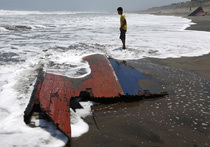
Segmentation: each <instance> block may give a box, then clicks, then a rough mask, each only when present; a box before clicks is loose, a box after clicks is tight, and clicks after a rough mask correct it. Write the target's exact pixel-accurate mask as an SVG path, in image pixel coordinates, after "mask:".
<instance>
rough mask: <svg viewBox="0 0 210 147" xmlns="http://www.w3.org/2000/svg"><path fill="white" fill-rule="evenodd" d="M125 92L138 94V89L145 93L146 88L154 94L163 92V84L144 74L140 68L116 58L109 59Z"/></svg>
mask: <svg viewBox="0 0 210 147" xmlns="http://www.w3.org/2000/svg"><path fill="white" fill-rule="evenodd" d="M109 61H110V63H111V65H112V67H113V69H114V71H115V73H116V75H117V78H118V80H119V82H120V85H121V87H122V89H123V92H124V94H125V95H126V94H128V95H138V91H141V92H142V93H144V90H148V91H149V92H150V93H152V94H155V93H156V94H157V93H159V92H161V91H162V90H163V89H162V86H160V85H159V84H158V83H157V82H156V81H154V80H152V79H151V78H150V77H147V76H144V75H143V74H142V73H140V72H139V71H138V70H136V69H134V68H131V67H129V66H127V65H124V64H123V63H119V62H118V61H116V60H114V59H109Z"/></svg>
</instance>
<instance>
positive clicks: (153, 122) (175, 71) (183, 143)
mask: <svg viewBox="0 0 210 147" xmlns="http://www.w3.org/2000/svg"><path fill="white" fill-rule="evenodd" d="M192 19H193V21H194V22H196V23H197V25H194V26H192V27H190V28H188V29H195V30H205V31H209V30H210V28H209V25H208V24H210V23H209V17H194V18H192ZM204 26H205V27H204ZM209 50H210V47H209ZM127 64H128V65H131V66H133V67H135V68H136V69H138V70H139V71H141V72H143V73H146V74H149V75H150V76H151V77H152V78H153V79H154V80H156V81H158V82H159V83H160V84H162V86H163V87H165V91H167V92H168V93H169V96H168V97H165V98H161V99H155V100H152V101H140V102H135V103H119V104H113V105H99V106H93V107H92V109H93V110H94V118H95V120H96V122H97V126H96V125H95V123H94V119H93V117H87V118H86V119H85V121H86V122H88V124H89V126H90V130H89V132H88V133H86V134H84V135H83V136H81V137H79V138H74V139H72V147H83V146H84V147H86V146H94V147H95V146H99V147H115V146H120V147H128V146H129V147H139V146H143V147H154V146H156V147H158V146H161V147H169V146H170V147H177V146H179V147H188V146H189V147H198V146H202V147H205V146H206V147H207V146H210V121H209V120H210V66H209V65H210V55H204V56H201V57H193V58H192V57H190V58H187V57H185V58H178V59H142V60H138V61H128V62H127Z"/></svg>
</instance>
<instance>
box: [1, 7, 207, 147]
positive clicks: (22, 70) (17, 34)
mask: <svg viewBox="0 0 210 147" xmlns="http://www.w3.org/2000/svg"><path fill="white" fill-rule="evenodd" d="M126 17H127V22H128V31H127V46H128V50H120V48H121V41H120V40H119V15H117V14H116V13H95V12H38V11H6V10H0V140H1V141H0V146H2V147H4V146H36V145H39V146H50V147H52V146H63V145H64V144H65V142H66V141H67V139H66V138H65V136H64V135H63V134H62V133H61V132H59V131H58V130H56V129H55V128H54V126H53V125H52V124H51V123H50V122H47V121H46V120H38V119H34V120H33V121H34V123H35V126H37V127H35V128H31V127H29V126H27V125H26V124H25V123H24V121H23V112H24V110H25V108H26V106H27V104H28V102H29V99H30V95H31V93H32V91H33V84H34V83H35V81H36V77H37V74H38V70H39V69H40V68H43V69H44V70H45V71H46V72H50V73H55V74H62V75H65V76H68V77H73V78H80V77H84V76H86V75H88V74H90V72H91V70H90V68H89V65H88V63H87V62H85V61H83V60H82V58H83V57H85V56H87V55H90V54H96V53H99V54H104V55H106V56H108V57H112V58H115V59H119V60H130V59H141V58H146V57H154V58H168V57H172V58H178V57H182V56H186V57H190V56H200V55H204V54H207V53H209V52H210V49H209V46H210V42H209V40H210V33H209V32H199V31H189V30H185V28H186V27H188V26H190V25H191V24H192V22H191V20H188V19H186V18H181V17H174V16H154V15H146V14H144V15H141V14H126ZM81 71H82V72H81ZM82 105H83V106H84V108H85V109H84V110H78V111H77V112H76V113H74V112H73V111H71V122H72V124H71V126H72V136H73V137H79V136H81V135H82V134H84V133H85V132H87V131H88V129H89V127H88V124H87V123H85V122H84V120H83V119H82V118H84V117H86V116H87V115H91V109H90V107H91V105H92V103H90V102H87V103H82ZM29 136H30V137H29Z"/></svg>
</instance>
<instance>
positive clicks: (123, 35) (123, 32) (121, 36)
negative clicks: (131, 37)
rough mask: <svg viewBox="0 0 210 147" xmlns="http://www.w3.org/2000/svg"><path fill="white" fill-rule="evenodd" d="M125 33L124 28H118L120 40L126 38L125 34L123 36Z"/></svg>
mask: <svg viewBox="0 0 210 147" xmlns="http://www.w3.org/2000/svg"><path fill="white" fill-rule="evenodd" d="M125 34H126V30H123V29H122V30H120V39H121V40H125V38H126V36H125Z"/></svg>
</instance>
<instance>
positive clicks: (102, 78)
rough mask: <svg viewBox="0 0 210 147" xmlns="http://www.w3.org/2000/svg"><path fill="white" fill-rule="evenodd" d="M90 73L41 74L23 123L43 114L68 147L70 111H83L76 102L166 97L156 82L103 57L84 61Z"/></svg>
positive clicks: (110, 101) (27, 122)
mask: <svg viewBox="0 0 210 147" xmlns="http://www.w3.org/2000/svg"><path fill="white" fill-rule="evenodd" d="M83 59H84V60H86V61H87V62H88V63H89V65H90V68H91V74H90V75H88V76H86V77H84V78H79V79H78V78H77V79H74V78H68V77H65V76H61V75H55V74H52V73H45V72H43V71H40V73H39V75H38V77H37V81H36V83H35V85H34V90H33V93H32V95H31V99H30V101H29V104H28V106H27V108H26V109H25V112H24V121H25V123H26V124H29V123H30V121H31V117H32V115H33V113H34V112H42V113H44V114H45V116H47V118H48V119H50V120H51V121H52V122H53V123H54V125H55V126H56V127H57V129H59V130H60V131H61V132H63V133H64V134H65V136H67V137H68V143H67V146H70V140H71V125H70V108H72V109H73V110H74V111H75V109H78V108H82V106H81V105H80V104H79V101H94V102H98V103H103V104H110V103H118V102H132V101H139V100H143V99H151V98H156V97H163V96H166V95H167V93H166V92H163V89H162V86H160V85H159V84H158V83H157V82H156V81H155V80H152V79H151V78H150V77H148V76H146V75H144V74H142V73H140V72H139V71H138V70H136V69H134V68H132V67H129V66H127V65H125V64H123V63H120V62H118V61H117V60H114V59H107V58H106V57H105V56H104V55H99V54H96V55H90V56H87V57H85V58H83Z"/></svg>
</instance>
